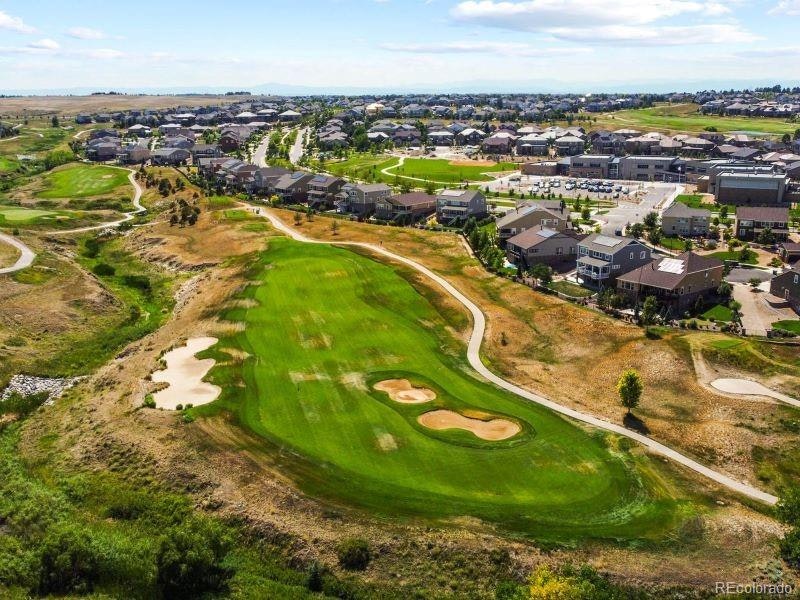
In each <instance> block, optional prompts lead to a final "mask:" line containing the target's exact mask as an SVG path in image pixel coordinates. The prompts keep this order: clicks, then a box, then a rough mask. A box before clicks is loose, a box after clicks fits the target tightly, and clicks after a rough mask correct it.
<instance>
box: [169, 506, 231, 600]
mask: <svg viewBox="0 0 800 600" xmlns="http://www.w3.org/2000/svg"><path fill="white" fill-rule="evenodd" d="M231 545H232V540H231V539H230V536H229V534H228V533H227V532H226V530H225V529H224V526H222V525H221V524H219V523H216V522H214V521H211V520H209V519H205V518H190V519H187V520H186V521H184V522H183V523H182V524H180V525H177V526H175V527H172V528H170V529H169V530H167V532H166V534H165V536H164V538H163V539H162V540H161V544H160V545H159V548H158V551H157V552H156V581H157V584H158V587H159V589H160V590H161V593H162V595H163V596H164V597H165V598H187V599H189V598H199V597H201V596H203V595H204V594H208V593H221V592H224V591H226V589H227V584H228V580H229V579H230V578H231V576H232V575H233V571H232V570H231V569H230V568H229V567H227V566H226V565H225V564H224V563H225V559H226V557H227V555H228V552H229V551H230V548H231Z"/></svg>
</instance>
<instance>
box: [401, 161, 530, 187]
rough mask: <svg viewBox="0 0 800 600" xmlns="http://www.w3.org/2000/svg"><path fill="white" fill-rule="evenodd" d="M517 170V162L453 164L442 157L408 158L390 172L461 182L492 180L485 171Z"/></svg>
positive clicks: (402, 175)
mask: <svg viewBox="0 0 800 600" xmlns="http://www.w3.org/2000/svg"><path fill="white" fill-rule="evenodd" d="M517 170H519V165H518V164H515V163H497V164H495V165H493V166H474V165H459V164H451V161H449V160H445V159H440V158H407V159H406V160H405V162H404V163H403V164H402V165H401V166H399V167H396V168H392V169H390V170H389V172H390V173H391V174H392V175H398V176H400V177H411V178H414V179H415V180H416V179H424V180H429V181H435V182H436V181H438V182H444V183H460V182H462V181H491V180H492V179H493V177H491V176H488V175H484V174H483V173H496V172H501V171H517ZM418 183H419V182H418Z"/></svg>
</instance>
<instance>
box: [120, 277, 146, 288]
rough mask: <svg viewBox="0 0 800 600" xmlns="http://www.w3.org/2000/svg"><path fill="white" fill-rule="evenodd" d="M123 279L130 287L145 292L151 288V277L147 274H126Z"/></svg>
mask: <svg viewBox="0 0 800 600" xmlns="http://www.w3.org/2000/svg"><path fill="white" fill-rule="evenodd" d="M122 281H123V283H124V284H125V285H127V286H128V287H132V288H136V289H137V290H141V291H143V292H149V291H150V290H151V284H150V278H149V277H148V276H147V275H125V276H124V277H123V278H122Z"/></svg>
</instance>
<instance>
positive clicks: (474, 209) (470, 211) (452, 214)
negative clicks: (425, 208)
mask: <svg viewBox="0 0 800 600" xmlns="http://www.w3.org/2000/svg"><path fill="white" fill-rule="evenodd" d="M487 214H488V210H487V208H486V197H485V196H484V195H483V194H482V193H481V192H480V191H478V190H462V189H446V190H442V192H441V193H440V194H439V195H438V196H437V197H436V219H437V220H438V221H439V223H442V224H446V225H453V224H456V223H463V222H465V221H466V220H467V219H469V218H470V217H475V218H476V219H482V218H484V217H485V216H486V215H487Z"/></svg>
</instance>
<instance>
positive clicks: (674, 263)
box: [658, 258, 684, 275]
mask: <svg viewBox="0 0 800 600" xmlns="http://www.w3.org/2000/svg"><path fill="white" fill-rule="evenodd" d="M658 270H659V271H662V272H664V273H674V274H675V275H680V274H681V273H683V271H684V262H683V261H682V260H680V259H678V258H665V259H664V260H662V261H661V262H660V263H659V264H658Z"/></svg>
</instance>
